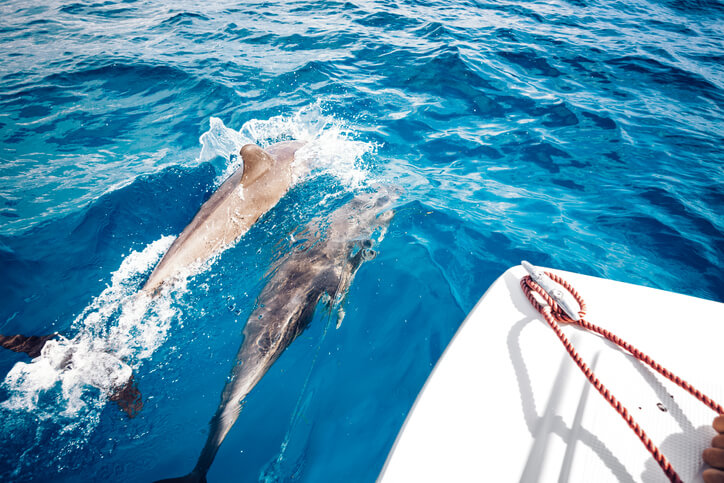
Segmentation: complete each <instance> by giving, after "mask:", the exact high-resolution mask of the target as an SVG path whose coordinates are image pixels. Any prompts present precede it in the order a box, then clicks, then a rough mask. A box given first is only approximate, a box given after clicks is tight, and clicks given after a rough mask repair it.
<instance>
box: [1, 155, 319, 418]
mask: <svg viewBox="0 0 724 483" xmlns="http://www.w3.org/2000/svg"><path fill="white" fill-rule="evenodd" d="M303 145H304V143H303V142H299V141H286V142H281V143H277V144H273V145H271V146H269V147H268V148H267V149H266V150H264V149H262V148H261V147H259V146H257V145H255V144H247V145H245V146H243V147H242V148H241V150H240V153H239V154H240V155H241V159H242V162H243V165H242V166H241V167H240V168H239V169H237V170H236V171H235V172H234V173H233V174H232V175H231V176H229V178H227V179H226V180H225V181H224V183H223V184H222V185H221V186H220V187H219V188H218V189H217V190H216V191H215V192H214V194H212V195H211V197H210V198H209V199H208V200H207V201H206V202H205V203H204V204H203V205H201V208H200V209H199V211H198V213H197V214H196V215H195V216H194V218H193V220H191V223H189V225H188V226H187V227H186V228H184V230H183V231H182V232H181V234H180V235H179V236H178V238H177V239H176V240H175V241H174V242H173V244H172V245H171V247H169V249H168V251H167V252H166V253H165V254H164V256H163V257H162V258H161V261H160V262H159V263H158V264H157V265H156V267H155V268H154V270H153V272H152V273H151V275H150V276H149V277H148V279H147V280H146V283H145V284H144V285H143V288H142V289H141V291H140V292H139V296H141V295H144V294H145V295H150V297H151V298H153V297H156V296H157V295H159V294H160V293H161V291H162V289H163V287H165V286H169V285H170V284H172V283H173V282H174V281H176V280H178V279H180V278H181V277H183V276H185V275H187V274H188V273H190V272H192V271H193V270H195V269H198V267H200V266H202V265H203V264H204V263H206V262H207V261H209V260H210V259H211V258H212V257H213V256H214V255H217V254H218V253H220V252H221V251H223V250H225V249H226V248H228V247H229V246H231V245H233V244H234V243H235V242H236V241H237V240H238V239H239V238H240V237H241V236H242V235H243V234H244V233H246V232H247V231H248V230H249V228H250V227H251V226H252V225H253V224H254V223H255V222H256V221H257V220H258V219H259V218H260V217H261V216H262V215H263V214H264V213H266V212H267V211H269V210H270V209H271V208H273V207H274V205H276V204H277V202H278V201H279V200H280V199H281V198H282V196H284V194H285V193H286V192H287V191H288V190H289V188H290V187H291V185H292V184H293V182H294V179H295V176H299V175H303V174H304V172H305V166H304V165H298V164H297V165H295V163H294V161H295V158H294V155H295V153H296V152H297V150H298V149H299V148H301V147H302V146H303ZM57 339H61V340H62V341H65V339H63V338H62V337H61V336H59V335H58V334H50V335H45V336H29V337H28V336H24V335H20V334H18V335H12V336H5V335H0V347H4V348H6V349H9V350H12V351H15V352H24V353H26V354H28V355H29V356H30V357H31V358H36V357H38V356H40V355H42V354H43V353H44V351H43V349H44V348H46V345H47V348H46V351H45V352H49V351H51V350H54V352H55V351H57V350H60V348H61V347H66V345H65V344H63V343H61V344H59V343H58V340H57ZM99 357H100V359H101V360H106V359H108V361H109V365H110V366H114V367H115V366H121V367H123V366H125V364H124V363H123V361H121V360H120V359H118V358H116V357H115V356H113V355H112V354H102V355H99ZM73 361H74V353H73V348H72V344H71V345H69V346H68V351H67V353H66V354H65V355H63V356H62V357H60V358H58V361H57V362H58V364H56V366H57V367H56V369H58V370H64V369H66V368H68V367H70V366H71V365H73ZM125 367H127V366H125ZM129 369H130V368H129ZM125 373H127V374H130V377H129V378H124V380H123V381H114V382H115V384H114V385H113V387H111V388H109V389H110V391H109V399H110V400H111V401H115V402H117V403H118V405H119V407H120V408H121V409H122V410H123V411H125V412H126V413H127V414H128V416H129V417H134V416H135V415H136V414H137V413H138V411H140V410H141V408H142V407H143V402H142V399H141V394H140V392H139V391H138V388H137V385H136V383H135V381H134V379H133V375H132V373H131V372H129V371H125Z"/></svg>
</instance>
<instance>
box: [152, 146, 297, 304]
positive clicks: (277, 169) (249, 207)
mask: <svg viewBox="0 0 724 483" xmlns="http://www.w3.org/2000/svg"><path fill="white" fill-rule="evenodd" d="M303 145H304V143H302V142H299V141H288V142H283V143H277V144H274V145H272V146H270V147H269V148H267V149H266V150H263V149H262V148H260V147H259V146H257V145H255V144H247V145H246V146H244V147H243V148H241V159H242V161H243V163H244V165H243V166H242V167H241V168H240V169H238V170H237V171H236V172H235V173H234V174H232V175H231V176H230V177H229V178H228V179H227V180H226V181H224V183H223V184H222V185H221V186H220V187H219V189H218V190H216V192H215V193H214V194H213V195H212V196H211V198H209V199H208V201H206V203H204V204H203V205H202V206H201V209H200V210H199V212H198V213H197V214H196V216H194V219H193V220H191V223H189V225H188V226H187V227H186V228H185V229H184V231H182V232H181V234H180V235H179V236H178V238H177V239H176V240H175V241H174V242H173V244H172V245H171V247H170V248H169V249H168V251H167V252H166V254H165V255H164V256H163V258H162V259H161V261H160V262H159V263H158V265H157V266H156V268H155V269H154V270H153V272H152V273H151V276H150V277H148V280H147V281H146V284H145V285H144V286H143V291H144V292H147V293H150V294H151V295H155V294H157V293H158V291H159V290H160V289H161V287H162V286H163V285H164V284H166V283H167V282H170V281H173V280H174V279H175V278H176V277H178V276H179V275H180V274H182V273H183V272H187V271H188V270H190V269H193V268H194V267H197V266H199V265H201V264H203V263H204V262H206V261H208V260H209V259H210V258H211V257H212V256H214V255H215V254H217V253H219V252H221V251H223V250H224V249H225V248H227V247H229V246H230V245H232V244H233V243H234V242H236V241H237V240H238V239H239V237H240V236H242V235H243V234H244V233H246V232H247V231H248V230H249V228H251V226H252V225H253V224H254V222H256V220H258V219H259V217H261V216H262V215H263V214H264V213H266V212H267V211H269V210H270V209H271V208H272V207H274V205H276V204H277V202H278V201H279V200H280V199H281V198H282V196H284V194H285V193H286V192H287V191H288V190H289V188H290V187H291V185H292V182H293V172H292V163H293V162H294V154H295V153H296V152H297V150H298V149H299V148H300V147H302V146H303Z"/></svg>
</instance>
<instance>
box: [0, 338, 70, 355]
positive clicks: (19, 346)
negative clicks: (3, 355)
mask: <svg viewBox="0 0 724 483" xmlns="http://www.w3.org/2000/svg"><path fill="white" fill-rule="evenodd" d="M57 335H58V334H49V335H41V336H37V335H31V336H25V335H20V334H18V335H0V347H4V348H6V349H9V350H11V351H14V352H25V353H26V354H27V355H29V356H30V357H38V356H39V355H40V351H41V350H43V346H44V345H45V343H46V342H48V341H49V340H50V339H53V338H55V337H56V336H57Z"/></svg>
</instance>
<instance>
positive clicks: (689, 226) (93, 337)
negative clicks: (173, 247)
mask: <svg viewBox="0 0 724 483" xmlns="http://www.w3.org/2000/svg"><path fill="white" fill-rule="evenodd" d="M0 12H1V13H2V15H0V31H1V32H2V41H0V58H1V59H2V63H1V64H0V179H1V180H2V183H1V184H0V280H2V283H3V285H2V287H3V290H2V291H0V333H5V334H11V333H26V334H46V333H51V332H59V333H61V334H63V335H64V336H66V337H68V338H69V339H71V340H72V343H73V344H76V346H77V347H78V348H80V349H82V350H85V349H89V348H90V349H92V350H90V349H89V350H90V352H89V354H93V353H98V352H104V351H105V352H111V353H115V354H117V355H119V356H122V357H123V359H124V360H125V361H126V362H127V363H128V364H129V365H130V366H131V367H133V369H134V371H135V374H136V380H137V381H138V384H139V389H140V391H141V393H142V394H143V397H144V408H143V411H142V412H141V413H140V414H139V416H137V417H136V418H135V419H128V418H127V417H125V415H124V414H123V413H121V412H120V411H119V410H118V408H117V407H116V406H115V404H113V403H106V402H105V398H104V397H103V396H102V395H100V394H99V393H98V390H96V389H93V388H92V387H89V386H88V385H86V384H85V383H84V379H83V377H84V376H83V374H81V373H80V372H79V371H80V369H78V370H75V371H66V372H64V373H59V372H57V371H54V370H53V369H52V368H50V367H46V366H41V364H38V363H33V364H28V362H29V361H28V359H27V357H25V356H22V355H18V354H14V353H10V352H7V351H2V352H0V373H1V374H2V375H3V377H5V381H4V383H3V385H2V386H1V387H0V400H2V401H3V402H2V404H1V405H0V421H2V422H1V423H0V479H2V480H3V481H48V480H53V481H90V480H100V479H104V480H107V481H150V480H153V479H158V478H163V477H170V476H178V475H180V474H182V473H185V472H187V471H189V470H190V469H191V468H192V467H193V464H194V462H195V461H196V458H197V456H198V453H199V451H200V449H201V447H202V446H203V443H204V441H205V438H206V432H207V424H208V421H209V419H210V418H211V416H212V415H213V413H214V411H215V408H216V406H217V404H218V400H219V395H220V392H221V389H222V387H223V385H224V383H225V381H226V377H227V375H228V373H229V370H230V368H231V364H232V361H233V357H234V354H235V353H236V350H237V348H238V345H239V343H240V341H241V337H240V334H241V330H242V328H243V324H244V322H245V320H246V317H247V316H248V315H249V313H250V312H251V311H252V309H253V306H254V300H255V297H256V295H257V294H258V293H259V292H260V290H261V288H262V287H263V285H264V281H265V278H264V275H265V273H266V271H267V269H268V268H269V266H270V263H271V261H272V259H273V258H274V257H275V256H277V255H278V253H277V247H279V246H282V243H281V242H282V241H283V240H285V239H286V238H287V237H288V234H289V233H290V232H291V231H293V230H294V229H295V228H297V227H298V226H300V225H301V224H304V223H306V222H307V221H308V220H310V219H311V218H312V217H314V216H320V215H321V216H323V215H325V214H328V213H330V212H331V211H332V210H333V209H334V208H336V207H338V206H340V205H341V204H342V203H343V202H344V201H345V200H347V199H349V197H350V196H351V195H352V194H353V193H355V192H358V191H360V190H363V189H365V188H366V187H368V186H370V185H374V184H376V183H387V184H394V185H398V186H400V187H401V188H402V190H403V195H402V197H401V198H400V200H399V201H398V202H397V206H396V209H395V217H394V219H393V220H392V223H391V225H390V229H389V232H388V234H387V236H386V238H385V239H384V241H383V242H382V243H381V244H380V246H379V247H378V248H379V255H378V257H377V258H376V259H375V260H373V261H371V262H368V263H366V264H365V265H363V266H362V268H361V269H360V271H359V273H358V274H357V276H356V278H355V280H354V283H353V284H352V287H351V289H350V294H349V302H348V306H347V315H346V318H345V320H344V322H343V324H342V326H341V327H340V328H339V329H335V328H334V324H333V323H330V321H329V320H328V319H327V318H326V317H325V316H324V314H323V311H321V310H320V311H318V314H317V315H316V316H315V318H314V320H313V322H312V324H311V325H310V327H309V329H308V330H307V331H306V332H305V333H304V334H303V335H302V336H300V338H299V339H298V340H297V341H295V342H294V344H292V346H291V347H290V348H289V349H288V350H287V351H286V352H285V354H284V355H283V356H282V357H281V358H280V360H279V361H278V362H277V363H276V364H275V365H274V367H273V368H272V369H271V370H270V371H269V373H268V374H267V375H266V377H265V378H264V379H263V380H262V382H261V383H260V384H259V385H258V386H257V388H256V389H255V390H254V391H253V392H252V394H251V395H250V397H249V398H248V400H247V403H246V405H245V406H244V408H243V411H242V413H241V416H240V418H239V420H238V421H237V423H236V425H235V427H234V428H233V429H232V431H231V432H230V434H229V436H228V438H227V440H226V441H225V442H224V444H223V445H222V447H221V450H220V451H219V453H218V455H217V457H216V461H215V463H214V465H213V466H212V468H211V471H210V473H209V481H257V480H265V481H279V480H294V481H310V482H311V481H315V482H316V481H372V480H374V478H375V477H376V475H377V474H378V473H379V471H380V469H381V468H382V465H383V463H384V460H385V457H386V454H387V452H388V451H389V449H390V447H391V445H392V443H393V441H394V438H395V435H396V434H397V431H398V430H399V428H400V426H401V425H402V422H403V421H404V418H405V415H406V414H407V411H408V410H409V408H410V406H411V405H412V403H413V401H414V398H415V396H416V394H417V392H418V390H419V389H420V388H421V386H422V384H423V383H424V380H425V378H426V376H427V375H428V373H429V372H430V370H431V369H432V367H433V365H434V364H435V362H436V361H437V359H438V358H439V357H440V355H441V353H442V351H443V350H444V348H445V346H446V344H447V342H448V341H449V340H450V338H451V337H452V335H453V334H454V332H455V330H456V329H457V327H458V326H459V324H460V323H461V322H462V320H463V319H464V317H465V315H466V313H467V312H468V311H469V310H470V309H471V308H472V307H473V305H474V304H475V302H476V301H477V299H478V298H479V297H480V296H481V295H482V293H483V292H484V291H485V289H486V288H487V287H488V285H489V284H490V283H491V282H492V281H493V280H495V278H496V277H497V276H498V275H500V274H501V273H502V272H503V271H504V270H505V269H506V268H508V267H509V266H511V265H514V264H517V263H518V262H519V261H520V260H521V259H528V260H530V261H532V262H534V263H537V264H540V265H546V266H553V267H557V268H561V269H565V270H571V271H576V272H581V273H586V274H590V275H595V276H601V277H607V278H611V279H616V280H622V281H626V282H632V283H637V284H642V285H647V286H651V287H657V288H661V289H665V290H672V291H676V292H682V293H686V294H690V295H694V296H697V297H704V298H709V299H714V300H719V301H724V289H723V288H722V287H724V275H723V274H722V271H721V268H722V265H723V263H722V262H723V260H724V218H723V217H722V215H721V213H722V212H724V188H723V186H724V169H723V166H724V163H723V161H724V159H723V158H724V157H723V156H722V150H721V146H722V144H723V142H724V122H723V120H724V111H723V109H724V90H723V89H724V63H723V62H722V60H723V58H722V52H724V35H723V34H722V32H723V31H724V6H723V5H722V4H721V3H720V2H717V1H703V0H698V1H697V0H688V1H673V0H671V1H662V2H648V1H640V0H637V1H629V2H595V1H589V0H575V1H574V0H570V1H564V0H554V1H552V2H549V1H545V2H515V1H511V2H451V1H449V0H443V1H424V2H406V1H403V2H398V3H397V5H395V6H390V5H389V4H388V3H387V2H291V3H289V2H263V3H245V4H243V5H241V6H239V5H233V4H231V3H229V4H225V3H223V2H203V3H202V4H200V3H199V2H187V1H179V2H175V3H174V4H173V5H172V6H170V4H169V6H164V5H160V4H159V3H158V2H150V1H143V0H141V1H127V2H119V1H107V2H99V3H90V2H87V3H72V4H66V3H61V2H53V1H49V2H44V5H40V4H37V5H31V4H29V3H27V2H20V1H14V0H11V1H7V2H4V3H2V5H0ZM290 138H301V139H305V140H307V141H308V142H309V143H310V146H312V148H313V150H314V152H315V153H316V157H315V159H316V164H315V170H314V172H313V174H312V175H311V176H309V177H308V178H305V179H303V180H300V181H299V182H298V183H297V185H295V187H294V188H293V189H292V190H291V191H290V193H289V194H288V195H287V196H286V197H285V198H284V199H283V200H282V201H281V202H280V204H279V205H277V207H276V208H275V209H274V210H273V211H272V212H270V213H269V214H268V215H267V216H265V217H264V218H263V219H262V220H261V221H260V222H259V223H258V224H257V225H256V226H255V227H254V228H253V229H252V230H251V231H250V232H249V233H247V235H246V236H244V238H242V240H241V241H240V242H239V243H238V244H237V245H236V246H235V247H234V248H232V249H230V250H228V251H226V252H224V253H223V254H222V255H221V256H220V257H218V259H217V260H216V261H215V262H214V264H213V265H212V266H211V267H210V268H209V269H208V270H206V271H204V272H202V273H200V274H198V275H197V276H195V277H193V278H192V279H190V280H189V281H188V284H187V285H186V287H185V288H183V289H180V290H179V291H178V292H177V293H175V294H174V296H172V297H169V298H167V299H164V300H163V301H161V302H159V303H158V304H157V305H156V306H154V307H152V309H151V310H150V311H149V312H148V313H145V314H141V315H139V314H137V313H135V312H134V310H133V303H132V300H133V298H132V297H133V293H134V292H135V290H137V288H138V287H139V286H140V285H141V284H142V283H143V279H144V277H145V276H147V275H148V273H149V272H150V270H151V269H152V268H153V264H154V263H155V262H156V261H157V260H158V259H159V258H160V256H161V255H162V253H163V251H164V249H165V248H166V247H168V245H169V244H170V243H171V241H172V236H175V235H177V234H178V233H179V232H180V231H181V230H182V229H183V227H184V226H185V225H186V224H187V223H188V221H189V220H190V219H191V217H192V216H193V215H194V213H195V212H196V210H197V209H198V208H199V206H200V205H201V203H203V201H204V200H205V199H206V198H208V196H209V195H210V194H211V193H212V192H213V190H214V189H215V188H216V187H217V186H218V185H219V183H220V182H221V181H222V180H223V178H224V176H225V175H227V174H228V173H229V172H230V171H231V170H232V169H233V168H234V165H233V164H230V162H229V157H228V154H229V153H230V152H231V151H234V150H235V149H237V148H238V146H239V145H240V144H241V143H244V142H257V143H259V144H261V145H268V144H270V143H273V142H276V141H279V140H283V139H290ZM584 296H585V294H584ZM330 324H331V325H330ZM93 351H96V352H93ZM89 361H90V362H93V359H92V357H91V358H90V359H89ZM90 367H93V366H92V365H91V366H90ZM5 374H7V376H5ZM480 376H481V378H484V374H481V375H480Z"/></svg>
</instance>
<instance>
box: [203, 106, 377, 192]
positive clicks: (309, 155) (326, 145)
mask: <svg viewBox="0 0 724 483" xmlns="http://www.w3.org/2000/svg"><path fill="white" fill-rule="evenodd" d="M209 124H210V127H209V130H208V131H207V132H205V133H204V134H202V135H201V138H200V140H199V141H200V143H201V153H200V155H199V158H198V161H200V162H205V161H209V160H213V159H215V158H217V157H221V158H222V159H224V160H228V159H229V157H230V155H232V154H234V153H238V152H239V150H240V149H241V147H242V146H243V145H244V144H249V143H254V144H258V145H260V146H261V147H267V146H269V145H271V144H274V143H277V142H280V141H288V140H293V139H294V140H299V141H305V142H306V143H307V144H306V145H305V146H304V147H303V148H301V149H300V150H299V151H297V153H296V155H295V165H296V167H297V168H298V169H297V170H296V173H295V182H296V181H298V180H299V179H301V178H304V177H306V176H312V177H313V176H318V175H321V174H327V175H331V176H333V177H335V178H336V179H337V180H338V181H339V182H341V183H342V184H343V185H344V186H345V187H346V188H349V189H356V188H359V187H361V186H362V185H364V184H365V183H366V181H367V180H368V179H369V170H368V169H367V166H366V162H365V158H366V157H367V156H369V155H371V154H373V153H374V152H375V150H376V148H377V147H376V145H375V144H374V143H370V142H364V141H360V140H357V139H355V137H354V131H353V130H352V129H351V128H349V127H348V126H346V125H345V123H344V122H342V121H340V120H338V119H335V118H334V117H333V116H330V115H326V114H324V113H323V112H322V108H321V106H320V103H315V104H312V105H310V106H307V107H305V108H302V109H300V110H299V111H297V112H296V113H294V114H293V115H291V116H274V117H272V118H269V119H266V120H258V119H252V120H250V121H247V122H246V123H244V125H243V126H242V127H241V129H239V130H238V131H235V130H234V129H231V128H228V127H226V126H225V125H224V123H223V121H222V120H221V119H219V118H216V117H212V118H211V119H210V120H209ZM241 165H242V161H241V159H240V157H237V158H236V160H235V161H232V162H228V163H227V164H226V165H225V166H224V169H223V173H222V174H221V176H220V177H219V179H218V180H217V181H218V183H221V182H222V181H223V180H224V179H226V178H227V177H228V176H229V175H231V173H233V172H234V171H235V170H236V169H237V168H239V167H240V166H241ZM302 173H303V174H302Z"/></svg>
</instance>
